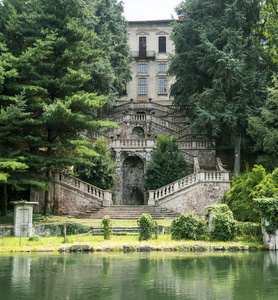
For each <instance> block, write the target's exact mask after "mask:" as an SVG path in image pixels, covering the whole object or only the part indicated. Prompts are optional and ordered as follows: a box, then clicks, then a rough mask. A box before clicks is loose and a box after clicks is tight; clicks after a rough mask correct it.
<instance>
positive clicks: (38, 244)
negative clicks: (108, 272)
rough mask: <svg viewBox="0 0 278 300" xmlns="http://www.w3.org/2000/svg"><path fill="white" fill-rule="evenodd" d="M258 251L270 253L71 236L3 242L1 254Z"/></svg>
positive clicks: (251, 246)
mask: <svg viewBox="0 0 278 300" xmlns="http://www.w3.org/2000/svg"><path fill="white" fill-rule="evenodd" d="M219 250H223V251H226V250H227V251H254V250H266V247H265V246H264V245H263V244H260V243H258V242H255V243H254V242H248V241H244V240H240V239H238V240H237V241H231V242H215V241H191V240H190V241H173V240H171V236H170V235H166V234H165V235H159V236H158V239H157V240H150V241H143V242H139V241H138V236H112V237H111V239H110V240H104V238H103V236H92V235H87V236H67V241H66V243H64V238H63V237H39V240H38V241H35V240H33V241H31V240H29V238H28V237H24V238H21V239H20V238H15V237H2V238H0V252H71V251H92V252H93V251H97V252H101V251H106V252H116V251H121V252H132V251H134V252H135V251H137V252H142V251H219Z"/></svg>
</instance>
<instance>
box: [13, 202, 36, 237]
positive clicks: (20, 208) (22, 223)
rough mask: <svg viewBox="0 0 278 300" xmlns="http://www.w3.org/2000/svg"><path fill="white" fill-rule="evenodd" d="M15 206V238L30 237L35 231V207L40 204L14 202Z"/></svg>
mask: <svg viewBox="0 0 278 300" xmlns="http://www.w3.org/2000/svg"><path fill="white" fill-rule="evenodd" d="M11 204H13V205H14V236H15V237H19V236H30V235H32V231H33V225H32V221H33V207H34V205H37V204H38V202H22V201H13V202H11Z"/></svg>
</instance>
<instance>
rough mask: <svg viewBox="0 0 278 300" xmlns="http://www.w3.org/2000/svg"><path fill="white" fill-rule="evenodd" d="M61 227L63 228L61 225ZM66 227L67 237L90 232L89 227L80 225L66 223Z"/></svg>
mask: <svg viewBox="0 0 278 300" xmlns="http://www.w3.org/2000/svg"><path fill="white" fill-rule="evenodd" d="M61 227H63V225H61ZM66 227H67V235H74V234H82V233H87V232H88V231H89V230H90V226H85V225H83V224H80V223H66Z"/></svg>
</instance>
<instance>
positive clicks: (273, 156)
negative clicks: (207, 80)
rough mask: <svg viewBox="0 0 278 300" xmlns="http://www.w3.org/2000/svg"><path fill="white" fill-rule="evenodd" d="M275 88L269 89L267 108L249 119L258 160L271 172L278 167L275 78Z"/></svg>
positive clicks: (277, 116) (277, 94)
mask: <svg viewBox="0 0 278 300" xmlns="http://www.w3.org/2000/svg"><path fill="white" fill-rule="evenodd" d="M273 84H274V87H272V88H270V89H269V96H268V99H267V103H266V106H265V107H263V108H262V109H261V115H260V116H256V117H250V118H249V127H248V133H249V134H250V136H251V137H252V138H253V140H254V141H255V150H257V151H259V155H258V158H257V161H258V163H261V164H262V165H264V166H265V168H266V169H267V170H269V171H272V170H273V169H275V168H277V167H278V80H277V77H276V76H275V77H274V78H273Z"/></svg>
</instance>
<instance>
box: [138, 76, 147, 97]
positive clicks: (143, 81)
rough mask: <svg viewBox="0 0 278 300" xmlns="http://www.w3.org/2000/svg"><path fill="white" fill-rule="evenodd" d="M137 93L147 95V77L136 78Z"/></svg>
mask: <svg viewBox="0 0 278 300" xmlns="http://www.w3.org/2000/svg"><path fill="white" fill-rule="evenodd" d="M138 95H147V78H138Z"/></svg>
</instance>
